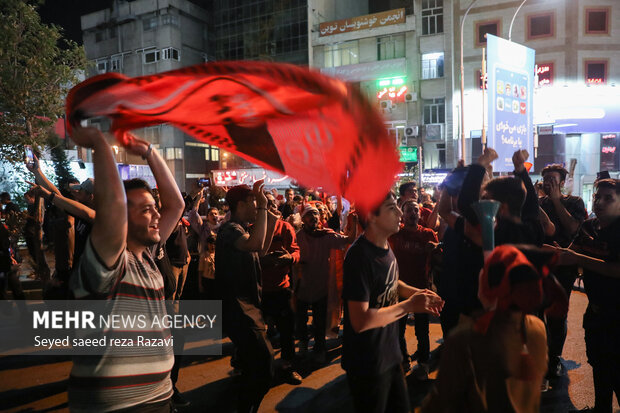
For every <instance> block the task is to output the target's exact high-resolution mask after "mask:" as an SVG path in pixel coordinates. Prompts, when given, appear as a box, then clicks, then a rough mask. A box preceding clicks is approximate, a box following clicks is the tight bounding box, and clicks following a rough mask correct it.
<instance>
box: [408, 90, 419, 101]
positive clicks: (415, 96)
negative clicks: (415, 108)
mask: <svg viewBox="0 0 620 413" xmlns="http://www.w3.org/2000/svg"><path fill="white" fill-rule="evenodd" d="M417 100H418V94H417V93H416V92H410V93H407V94H405V102H416V101H417Z"/></svg>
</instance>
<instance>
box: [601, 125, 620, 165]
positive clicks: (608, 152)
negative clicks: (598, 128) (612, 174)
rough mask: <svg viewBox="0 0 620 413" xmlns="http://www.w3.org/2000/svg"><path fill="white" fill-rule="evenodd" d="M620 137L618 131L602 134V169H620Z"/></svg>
mask: <svg viewBox="0 0 620 413" xmlns="http://www.w3.org/2000/svg"><path fill="white" fill-rule="evenodd" d="M618 145H620V137H619V136H618V134H617V133H605V134H602V135H601V168H600V170H601V171H617V170H619V169H620V150H619V149H618Z"/></svg>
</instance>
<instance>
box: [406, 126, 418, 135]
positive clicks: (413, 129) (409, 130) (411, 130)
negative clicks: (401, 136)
mask: <svg viewBox="0 0 620 413" xmlns="http://www.w3.org/2000/svg"><path fill="white" fill-rule="evenodd" d="M418 129H419V128H418V125H411V126H407V127H406V128H405V136H406V137H408V138H415V137H417V136H418Z"/></svg>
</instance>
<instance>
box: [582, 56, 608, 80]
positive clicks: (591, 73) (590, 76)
mask: <svg viewBox="0 0 620 413" xmlns="http://www.w3.org/2000/svg"><path fill="white" fill-rule="evenodd" d="M585 66H586V70H585V72H586V83H587V84H588V85H597V84H605V83H606V82H607V61H606V60H586V62H585Z"/></svg>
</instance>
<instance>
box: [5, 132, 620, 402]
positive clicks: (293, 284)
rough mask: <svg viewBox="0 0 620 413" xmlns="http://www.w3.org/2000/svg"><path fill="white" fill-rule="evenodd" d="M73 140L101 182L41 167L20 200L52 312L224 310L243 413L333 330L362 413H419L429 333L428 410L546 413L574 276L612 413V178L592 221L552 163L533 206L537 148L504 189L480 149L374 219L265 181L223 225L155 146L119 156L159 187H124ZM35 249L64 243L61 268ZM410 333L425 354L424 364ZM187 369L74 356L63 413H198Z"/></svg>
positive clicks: (12, 279) (98, 139)
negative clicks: (203, 303) (140, 166)
mask: <svg viewBox="0 0 620 413" xmlns="http://www.w3.org/2000/svg"><path fill="white" fill-rule="evenodd" d="M73 139H74V141H75V142H76V143H77V144H78V145H80V146H82V147H86V148H92V149H95V150H94V152H93V153H94V155H93V156H94V158H93V163H94V175H95V177H94V179H87V180H85V181H84V182H81V183H79V182H77V181H73V182H69V183H68V184H67V185H65V186H64V187H62V188H57V187H56V186H55V185H54V184H53V183H52V182H51V181H50V180H49V179H47V178H46V177H45V175H44V174H43V173H42V172H41V169H40V167H39V165H38V160H37V159H36V157H35V159H34V162H32V163H31V164H29V165H27V167H28V169H29V170H30V172H32V173H33V175H34V181H35V183H33V184H32V188H31V189H30V190H29V191H28V192H27V193H26V194H25V195H24V199H25V200H26V202H27V203H28V211H27V214H26V215H27V218H26V221H25V223H24V224H23V235H24V238H25V240H26V244H27V246H28V253H29V255H30V256H31V261H32V263H33V268H34V269H35V273H36V276H37V277H38V278H40V279H41V280H42V281H43V282H45V283H46V288H45V294H46V297H48V298H65V299H69V298H78V299H79V298H105V299H110V300H113V299H115V297H117V296H119V295H121V294H127V293H131V294H132V296H134V297H136V302H137V303H136V305H138V306H140V305H142V304H141V301H144V300H148V299H151V300H152V299H157V300H164V299H168V300H181V299H204V300H215V299H216V300H222V310H223V314H222V317H223V320H222V322H223V331H224V333H225V335H226V336H227V337H228V338H229V339H230V340H231V341H232V343H233V344H234V354H233V357H232V359H231V364H232V367H233V368H234V369H235V371H237V372H238V373H239V374H238V381H239V386H240V387H239V390H238V391H237V392H236V395H237V399H238V400H237V408H238V411H239V412H255V411H257V409H258V407H259V405H260V403H261V401H262V399H263V397H264V396H265V394H266V393H267V392H268V390H269V389H270V387H271V383H272V382H273V379H274V377H275V376H276V375H280V376H281V377H283V378H284V380H286V381H288V382H289V383H292V384H300V383H302V381H303V378H302V376H301V375H300V373H299V371H298V370H299V369H298V366H299V359H300V358H303V359H310V360H312V363H314V364H316V365H318V366H321V365H324V364H325V363H326V362H328V361H329V360H330V355H329V346H328V341H327V339H326V337H336V338H337V337H339V335H340V333H339V330H340V325H341V324H342V325H343V326H344V328H343V330H342V333H341V335H340V336H341V340H342V368H343V369H344V370H345V371H346V377H347V383H348V385H349V388H350V391H351V395H352V397H353V401H354V406H355V408H356V410H357V411H364V412H366V411H369V412H401V411H402V412H406V411H410V410H411V405H410V401H409V396H408V394H409V392H408V389H407V382H406V380H405V377H406V374H407V373H409V371H411V374H412V375H413V376H414V378H415V379H417V380H427V379H428V376H429V373H430V372H431V363H430V361H431V346H430V339H429V324H430V322H431V319H432V317H435V318H439V320H440V322H441V328H442V332H443V336H444V339H445V343H444V345H442V347H441V351H439V352H436V353H435V354H434V355H433V357H437V358H438V362H439V367H438V369H439V370H438V374H437V379H436V380H435V383H434V385H433V387H432V390H431V391H430V393H429V394H428V396H427V397H426V399H425V400H424V402H423V404H422V406H421V409H422V411H423V412H456V411H459V412H461V411H472V412H536V411H538V410H539V407H540V399H541V392H543V391H546V390H547V389H548V388H549V383H550V381H551V384H552V385H553V383H554V380H556V379H557V378H558V377H560V376H562V375H564V374H566V372H565V371H564V368H563V365H562V362H561V355H562V350H563V346H564V341H565V339H566V330H567V321H566V315H567V311H568V303H569V298H570V295H571V291H572V288H573V285H574V283H575V280H576V278H577V277H582V278H583V282H584V285H585V291H586V294H587V296H588V300H589V304H588V307H587V310H586V313H585V315H584V329H585V343H586V350H587V357H588V362H589V363H590V364H591V365H592V368H593V376H594V387H595V389H594V390H595V406H594V407H593V408H592V409H591V411H595V412H604V413H608V412H611V409H612V401H613V393H614V392H615V394H616V397H618V398H620V355H619V354H620V353H619V352H618V349H620V306H619V305H618V301H617V300H616V296H617V294H618V293H620V236H619V235H618V234H619V233H620V180H618V179H610V178H605V177H601V179H599V180H598V181H597V182H596V185H595V188H596V191H595V195H594V199H593V211H592V213H593V215H592V216H591V217H590V218H588V213H587V211H586V209H585V205H584V202H583V200H582V199H581V198H579V197H576V196H572V195H567V194H564V193H563V185H564V183H565V182H566V179H567V171H566V170H565V169H564V168H563V167H562V166H561V165H549V166H546V167H545V168H544V169H543V170H542V172H541V175H542V178H543V180H542V183H541V185H540V186H539V187H538V191H537V188H536V185H534V183H532V180H531V179H530V176H529V173H528V170H527V168H526V166H525V165H526V160H527V158H528V156H529V154H528V153H527V152H526V151H524V150H519V151H516V152H515V154H514V155H513V159H512V160H513V164H514V172H513V173H512V174H511V175H510V176H501V177H494V175H493V172H492V166H491V165H492V163H493V161H494V160H495V159H496V158H497V153H496V152H495V151H494V150H493V149H491V148H486V149H485V151H484V153H483V154H482V155H481V156H480V157H479V158H478V159H477V160H476V161H475V162H474V163H472V164H471V165H467V166H465V165H463V164H460V165H459V166H458V167H457V168H456V169H455V170H454V171H453V172H452V174H451V175H450V176H449V177H448V178H447V179H446V180H445V181H444V182H443V183H442V184H441V185H440V186H439V187H437V188H433V191H432V192H431V191H430V190H429V191H428V192H427V191H425V190H424V188H418V187H417V185H416V183H415V182H406V183H404V184H402V185H400V187H399V188H398V191H397V193H393V192H389V193H387V194H385V198H384V200H383V202H382V203H381V204H380V205H379V206H377V207H376V209H375V210H373V211H355V206H354V205H351V204H349V203H348V202H347V201H346V200H344V199H342V198H341V197H338V196H328V195H326V194H323V193H319V192H318V191H315V190H303V191H302V190H299V191H296V190H294V189H292V188H289V189H286V191H285V192H284V194H283V195H280V194H279V193H278V192H277V191H275V190H273V191H266V190H265V188H264V182H262V181H257V182H255V183H254V184H253V187H249V186H246V185H239V186H235V187H232V188H229V189H228V190H227V192H226V195H225V201H226V202H225V205H226V209H225V210H224V209H221V208H218V206H219V204H217V203H216V202H212V201H214V200H212V199H210V198H209V196H208V192H207V191H206V190H205V189H204V188H199V187H197V188H196V189H195V190H194V191H192V192H191V193H189V194H181V192H180V191H179V189H178V187H177V185H176V184H175V181H174V178H173V176H172V174H171V173H170V171H169V169H168V168H167V166H166V163H165V161H164V160H163V159H162V158H161V157H160V155H159V154H158V152H157V151H153V150H152V146H151V145H150V144H149V143H148V142H146V141H142V140H139V139H134V140H132V141H131V142H130V143H129V146H128V148H127V149H128V151H129V152H131V153H132V154H134V155H138V156H142V157H143V158H144V159H145V160H146V162H147V163H148V165H149V166H150V168H151V170H152V172H153V176H154V178H155V180H156V182H157V189H156V190H154V189H152V188H150V187H149V186H148V184H146V182H144V181H142V180H138V179H133V180H129V181H125V182H123V181H122V180H121V179H120V177H119V174H118V170H117V168H116V164H115V162H114V157H113V154H112V150H111V148H110V147H109V145H108V144H107V143H106V142H105V139H104V138H103V136H102V135H101V133H100V132H99V131H98V130H96V129H94V128H82V127H75V130H74V133H73ZM368 190H369V191H370V190H372V188H368ZM0 199H1V201H2V204H3V218H5V221H6V222H7V223H8V222H9V217H10V216H11V214H16V213H19V208H18V207H17V206H16V205H15V204H13V203H12V202H11V200H10V196H8V194H2V195H0ZM480 200H494V201H496V202H497V203H499V211H498V213H497V217H496V222H495V227H494V240H495V246H496V247H495V249H493V250H489V251H485V250H484V249H483V239H484V237H485V236H486V235H485V234H484V233H483V232H482V231H481V219H482V218H481V217H480V216H478V215H477V213H476V208H475V207H474V205H475V204H476V203H477V202H478V201H480ZM44 224H45V225H44ZM42 228H45V231H43V230H42ZM43 232H45V234H46V237H47V239H48V241H49V242H50V243H53V245H54V250H53V251H54V255H55V268H54V269H53V270H51V269H50V268H49V266H48V264H47V262H46V259H45V254H44V250H43V248H42V239H43ZM16 238H17V237H16V235H15V232H14V231H13V232H11V231H10V228H9V226H7V225H4V224H3V225H1V226H0V247H1V250H0V257H1V259H0V272H1V273H2V279H3V282H4V284H5V285H4V286H3V288H2V289H1V290H0V291H2V292H3V293H4V291H5V290H6V288H7V286H8V287H10V288H11V289H12V290H13V295H14V298H16V299H20V298H22V299H23V293H21V295H20V286H19V281H18V280H17V278H16V273H17V271H16V268H17V266H18V265H19V263H18V262H19V261H20V260H21V259H22V257H20V256H19V254H18V250H19V248H17V241H16ZM188 286H189V287H188ZM144 311H149V310H148V306H146V305H144ZM310 314H311V322H312V328H311V329H309V326H308V323H309V321H310V317H309V315H310ZM408 325H413V327H414V329H415V336H416V339H417V340H416V341H417V349H416V351H415V352H414V353H413V354H409V352H408V345H407V340H406V335H405V331H406V328H407V326H408ZM276 337H277V342H278V345H279V346H280V348H281V353H280V359H281V361H280V362H278V363H275V361H274V350H273V342H275V341H276ZM310 344H312V354H310V353H309V348H310ZM175 345H177V343H175ZM180 345H182V343H181V344H180ZM180 359H181V358H180V357H179V356H176V357H175V356H174V354H172V353H166V352H164V353H162V354H159V355H157V356H150V357H148V358H140V357H135V358H132V359H125V360H123V361H122V362H118V360H117V361H115V360H114V359H113V358H111V357H106V356H101V357H100V358H96V359H93V358H85V357H75V358H74V361H73V368H72V371H71V376H70V379H69V406H70V408H71V410H72V411H76V412H81V411H84V412H87V411H88V412H93V411H115V410H121V409H130V411H132V412H146V411H148V412H160V411H161V412H164V411H165V412H169V411H171V409H172V408H173V407H172V406H177V407H179V406H184V405H187V404H188V403H187V401H186V400H185V399H184V398H183V396H182V394H180V393H179V392H178V390H177V389H176V385H175V384H176V381H177V379H178V375H179V367H180ZM276 366H277V368H276ZM276 370H277V371H276Z"/></svg>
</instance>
